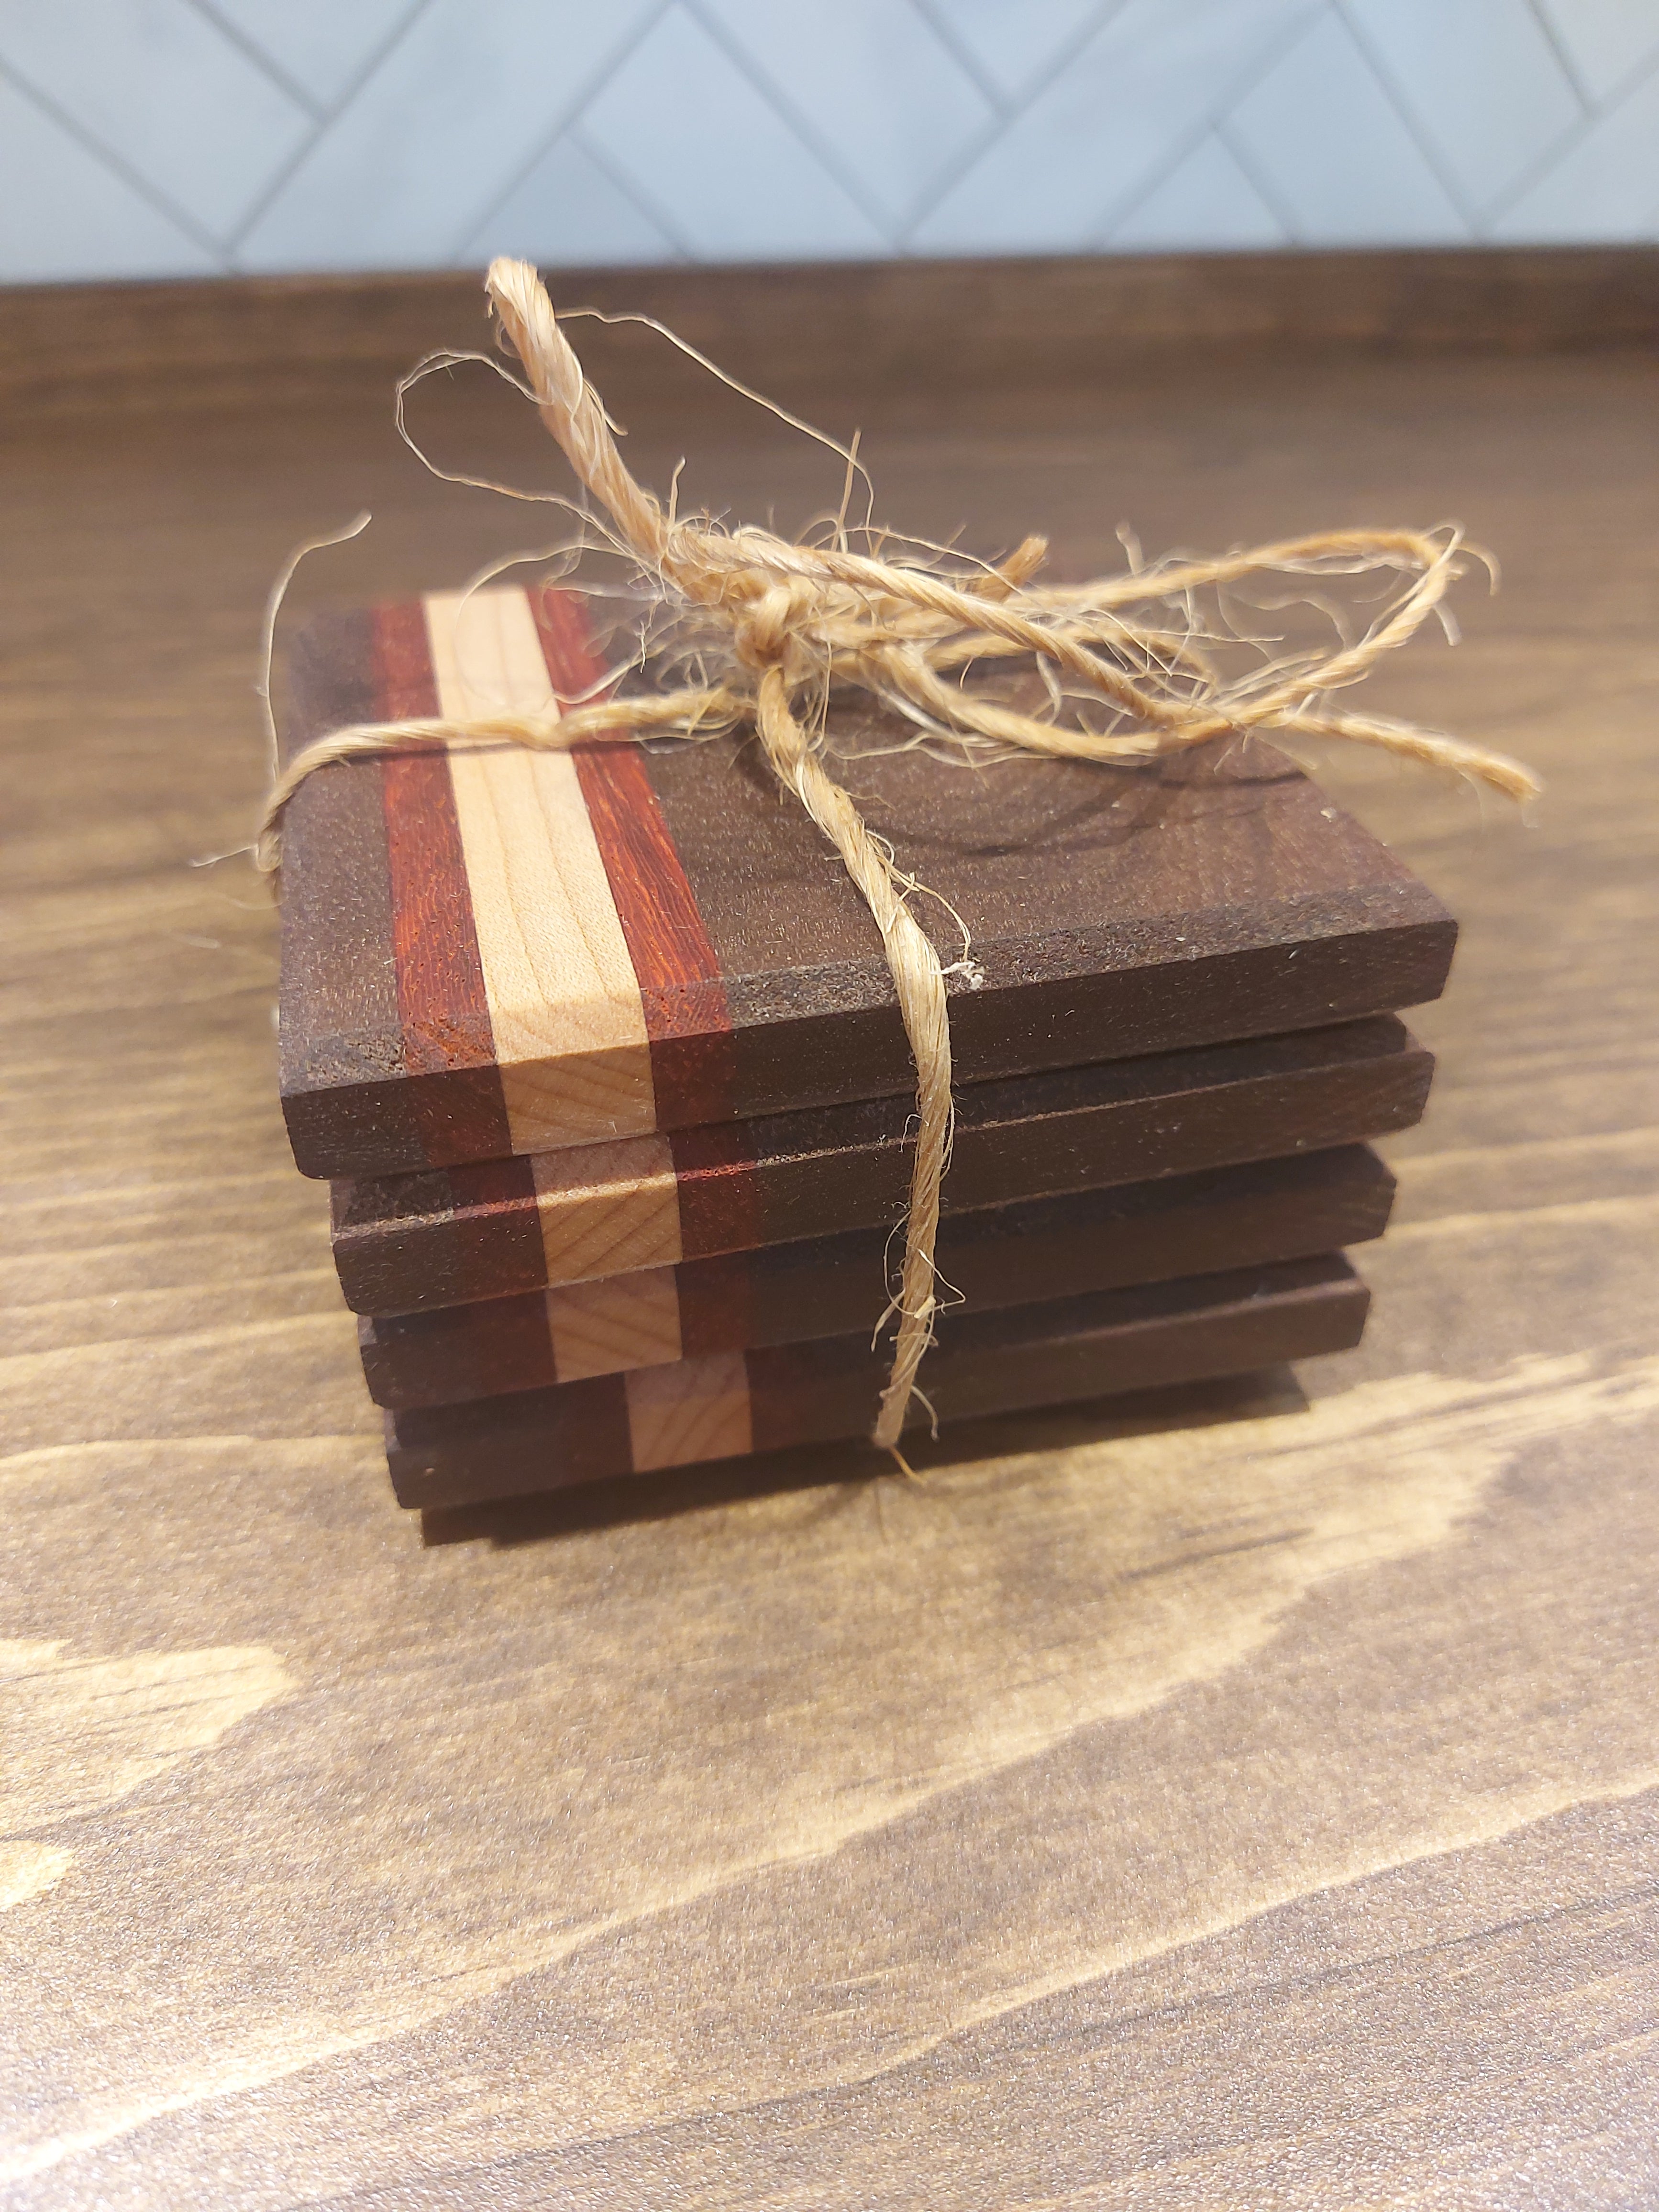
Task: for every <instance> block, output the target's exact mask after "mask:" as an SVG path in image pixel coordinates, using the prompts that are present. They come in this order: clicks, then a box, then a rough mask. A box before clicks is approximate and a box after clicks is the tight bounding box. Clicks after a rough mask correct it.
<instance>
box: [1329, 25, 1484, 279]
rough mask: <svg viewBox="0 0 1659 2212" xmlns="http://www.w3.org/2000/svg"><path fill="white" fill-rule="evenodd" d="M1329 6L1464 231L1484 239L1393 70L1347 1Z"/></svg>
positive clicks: (1453, 179)
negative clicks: (1356, 19)
mask: <svg viewBox="0 0 1659 2212" xmlns="http://www.w3.org/2000/svg"><path fill="white" fill-rule="evenodd" d="M1328 5H1329V6H1330V8H1331V9H1332V11H1333V13H1334V15H1335V18H1336V20H1337V21H1338V22H1340V24H1341V26H1342V27H1343V29H1344V30H1345V31H1346V33H1347V34H1348V36H1349V38H1350V39H1351V40H1352V41H1353V44H1354V46H1355V48H1356V50H1357V51H1358V54H1359V58H1360V59H1361V60H1362V61H1363V62H1364V64H1365V66H1366V68H1367V69H1368V70H1370V73H1371V75H1372V76H1373V77H1375V79H1376V86H1377V89H1378V91H1379V92H1381V94H1383V98H1384V100H1387V101H1388V103H1389V106H1390V107H1391V108H1392V109H1393V110H1394V112H1395V119H1396V120H1397V121H1398V122H1399V123H1400V125H1401V127H1402V128H1403V130H1404V131H1405V133H1406V135H1407V137H1408V138H1409V139H1410V140H1411V142H1412V143H1413V146H1415V147H1416V149H1417V150H1418V153H1419V155H1420V156H1421V157H1422V160H1423V162H1424V166H1425V167H1426V168H1427V170H1428V172H1429V173H1430V175H1431V177H1433V178H1434V179H1435V181H1436V182H1437V184H1438V185H1439V186H1440V189H1441V191H1443V192H1444V194H1445V195H1446V197H1447V198H1448V199H1449V201H1450V202H1451V204H1452V205H1453V207H1454V208H1455V210H1457V213H1458V215H1459V216H1461V217H1462V222H1463V228H1464V229H1465V230H1466V231H1467V232H1468V234H1469V236H1470V237H1471V238H1479V237H1480V236H1481V235H1483V234H1482V231H1481V227H1480V219H1479V217H1478V216H1476V215H1475V212H1474V209H1473V208H1472V207H1471V205H1470V204H1469V202H1468V199H1467V198H1466V197H1465V196H1464V192H1463V188H1462V185H1460V184H1459V183H1458V182H1457V180H1456V179H1455V178H1454V177H1453V176H1452V174H1451V173H1450V172H1449V170H1448V169H1447V168H1446V167H1444V165H1443V161H1442V157H1441V155H1440V152H1439V149H1438V148H1437V146H1436V145H1435V143H1434V142H1433V140H1432V139H1431V137H1429V134H1428V132H1427V131H1426V130H1425V128H1424V127H1423V125H1421V124H1420V123H1419V121H1418V118H1417V115H1416V112H1415V111H1414V109H1413V106H1412V105H1411V102H1410V101H1409V100H1407V98H1406V96H1405V94H1404V93H1403V92H1402V91H1401V88H1400V86H1399V84H1398V83H1397V82H1395V76H1394V72H1393V70H1390V69H1389V66H1388V64H1386V63H1385V62H1383V60H1382V59H1381V58H1380V57H1379V56H1378V55H1377V53H1376V50H1375V49H1374V48H1373V47H1372V46H1371V44H1370V40H1368V39H1367V38H1366V37H1365V34H1364V32H1363V31H1362V30H1361V29H1360V27H1359V25H1358V22H1356V21H1355V20H1354V16H1353V12H1352V9H1351V8H1350V7H1349V6H1348V4H1347V0H1328Z"/></svg>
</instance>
